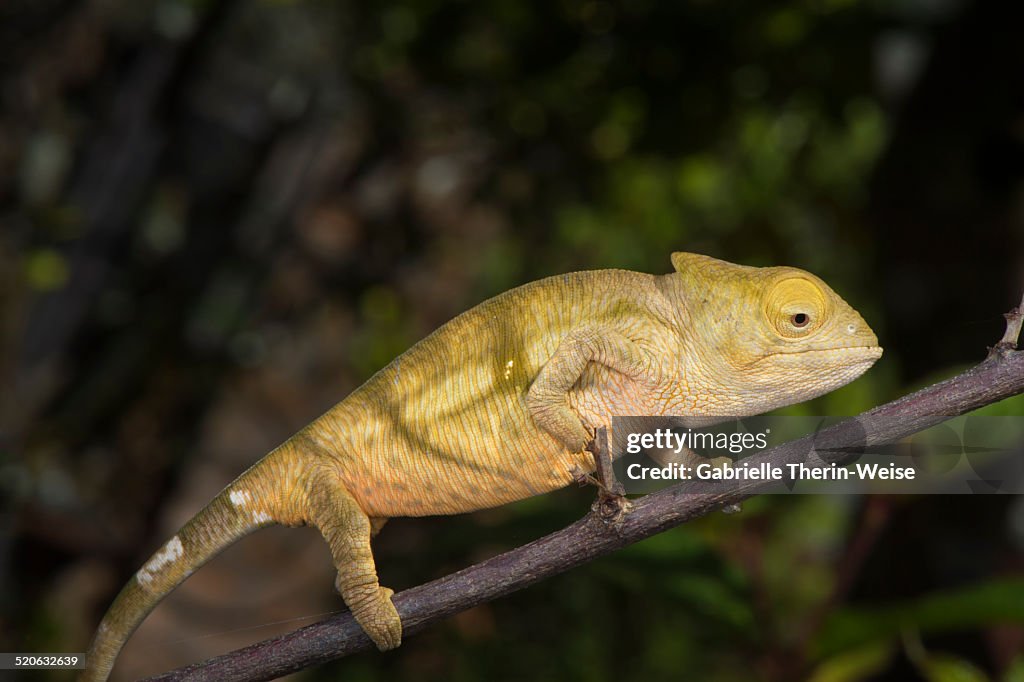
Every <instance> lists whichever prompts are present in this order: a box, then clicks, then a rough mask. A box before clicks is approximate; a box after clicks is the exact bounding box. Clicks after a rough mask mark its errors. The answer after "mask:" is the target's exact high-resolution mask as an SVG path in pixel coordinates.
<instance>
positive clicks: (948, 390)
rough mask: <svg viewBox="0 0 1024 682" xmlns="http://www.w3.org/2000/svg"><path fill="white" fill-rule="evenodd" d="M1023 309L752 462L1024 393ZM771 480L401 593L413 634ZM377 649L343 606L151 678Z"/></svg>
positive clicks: (663, 494)
mask: <svg viewBox="0 0 1024 682" xmlns="http://www.w3.org/2000/svg"><path fill="white" fill-rule="evenodd" d="M1022 314H1024V304H1022V306H1021V308H1019V309H1017V310H1015V311H1013V312H1012V313H1011V314H1009V315H1008V316H1007V333H1006V334H1005V335H1004V336H1003V338H1002V339H1001V341H1000V342H999V343H998V344H997V345H996V347H995V348H994V349H993V352H992V353H990V355H989V357H988V358H986V359H985V360H984V361H983V362H982V363H981V364H979V365H977V366H975V367H973V368H971V369H969V370H967V371H966V372H963V373H962V374H958V375H957V376H955V377H953V378H951V379H947V380H946V381H943V382H941V383H938V384H935V385H933V386H929V387H928V388H925V389H923V390H920V391H918V392H916V393H913V394H911V395H908V396H905V397H903V398H900V399H898V400H895V401H893V402H890V403H886V404H885V405H881V406H879V407H876V408H874V409H872V410H869V411H868V412H865V413H864V414H862V415H860V416H858V417H854V418H851V419H846V420H844V421H842V422H839V423H838V424H836V425H835V426H832V427H830V428H828V429H825V430H823V431H821V432H819V433H818V434H815V435H813V436H808V437H805V438H801V439H798V440H794V441H790V442H788V443H784V444H782V445H778V446H776V447H774V448H771V449H770V450H765V451H764V452H762V453H759V454H757V455H755V456H753V457H751V458H749V460H747V461H749V462H750V463H751V465H752V466H756V465H757V464H758V463H759V462H768V463H770V464H771V465H772V466H785V465H787V464H795V463H804V464H806V465H807V466H810V467H824V466H828V465H829V464H831V463H836V464H843V463H846V462H849V461H851V460H853V459H855V458H856V457H857V452H856V448H858V447H863V446H876V445H883V444H887V443H893V442H896V441H898V440H901V439H903V438H906V437H907V436H910V435H913V434H914V433H917V432H918V431H922V430H924V429H926V428H929V427H931V426H934V425H935V424H938V423H940V422H942V421H945V420H947V419H949V418H950V417H955V416H958V415H961V414H964V413H966V412H970V411H972V410H976V409H978V408H980V407H983V406H985V405H988V404H991V403H994V402H997V401H999V400H1002V399H1004V398H1008V397H1010V396H1013V395H1017V394H1019V393H1024V351H1016V350H1014V348H1015V347H1016V342H1017V336H1018V334H1019V332H1020V327H1021V324H1020V319H1021V316H1022ZM765 485H766V483H765V482H764V481H756V480H753V481H743V482H734V483H733V484H732V485H731V486H730V487H729V489H728V490H723V491H719V492H714V493H700V494H694V493H693V492H691V491H692V488H684V487H683V485H674V486H672V487H669V488H665V489H663V490H659V491H658V492H655V493H652V494H650V495H647V496H645V497H643V498H640V499H638V500H635V501H633V503H632V508H631V510H630V511H629V512H628V513H626V514H624V515H622V516H621V517H620V518H618V519H617V520H616V521H615V522H614V523H608V522H606V521H602V520H601V518H600V515H599V514H598V513H596V512H591V513H590V514H588V515H587V516H585V517H584V518H582V519H580V520H579V521H577V522H575V523H573V524H572V525H570V526H568V527H566V528H563V529H562V530H560V531H557V532H555V533H552V534H550V535H547V536H545V537H543V538H540V539H539V540H535V541H533V542H531V543H529V544H527V545H524V546H522V547H518V548H516V549H514V550H511V551H509V552H505V553H504V554H500V555H498V556H495V557H492V558H490V559H488V560H486V561H482V562H480V563H479V564H476V565H474V566H471V567H469V568H466V569H463V570H461V571H459V572H457V573H453V574H451V575H448V576H445V577H443V578H440V579H438V580H434V581H432V582H429V583H426V584H425V585H420V586H418V587H414V588H412V589H409V590H406V591H404V592H402V593H400V594H398V595H396V596H395V597H394V602H395V606H396V607H397V608H398V612H399V614H401V616H402V627H403V634H405V635H406V636H408V635H413V634H415V633H417V632H419V631H420V630H423V629H424V628H426V627H428V626H429V625H432V624H434V623H436V622H437V621H439V620H441V619H442V618H445V617H447V616H450V615H452V614H455V613H458V612H460V611H464V610H466V609H469V608H472V607H474V606H477V605H479V604H483V603H485V602H488V601H491V600H494V599H497V598H498V597H501V596H504V595H506V594H510V593H512V592H516V591H518V590H521V589H523V588H525V587H527V586H529V585H532V584H533V583H536V582H538V581H540V580H543V579H545V578H548V577H551V576H553V575H557V574H559V573H563V572H565V571H567V570H569V569H571V568H573V567H575V566H579V565H580V564H584V563H586V562H589V561H591V560H593V559H596V558H597V557H600V556H603V555H605V554H609V553H611V552H613V551H615V550H617V549H620V548H622V547H625V546H626V545H630V544H632V543H634V542H638V541H639V540H643V539H644V538H647V537H650V536H651V535H654V534H656V533H660V532H662V531H665V530H668V529H669V528H673V527H675V526H678V525H679V524H681V523H684V522H686V521H689V520H691V519H694V518H697V517H699V516H703V515H705V514H707V513H708V512H710V511H713V510H715V509H719V508H720V507H723V506H725V505H728V504H734V503H737V502H740V501H742V500H744V499H746V498H747V497H750V496H751V495H754V494H757V493H758V492H759V491H760V490H763V489H764V487H765ZM371 647H372V644H371V643H370V640H369V638H368V637H367V636H366V635H365V634H364V633H363V631H362V630H361V629H360V628H359V626H358V625H357V624H356V622H355V621H354V620H353V618H352V616H351V614H349V613H342V614H339V615H337V616H334V617H332V618H329V619H327V620H325V621H322V622H320V623H316V624H314V625H310V626H307V627H304V628H301V629H299V630H296V631H295V632H292V633H289V634H286V635H283V636H280V637H275V638H273V639H268V640H265V641H263V642H259V643H257V644H253V645H251V646H248V647H245V648H244V649H239V650H237V651H233V652H231V653H228V654H224V655H222V656H218V657H215V658H212V659H210V660H208V661H205V662H202V663H196V664H193V665H190V666H187V667H184V668H180V669H178V670H175V671H172V672H169V673H165V674H163V675H159V676H156V677H151V678H149V681H150V682H156V681H160V682H182V681H185V680H210V679H215V680H222V681H224V682H231V681H238V682H254V681H256V680H270V679H273V678H275V677H280V676H282V675H285V674H288V673H292V672H295V671H297V670H301V669H303V668H308V667H310V666H314V665H317V664H321V663H325V662H327V661H330V660H333V659H337V658H341V657H343V656H347V655H349V654H352V653H355V652H357V651H362V650H364V649H369V648H371Z"/></svg>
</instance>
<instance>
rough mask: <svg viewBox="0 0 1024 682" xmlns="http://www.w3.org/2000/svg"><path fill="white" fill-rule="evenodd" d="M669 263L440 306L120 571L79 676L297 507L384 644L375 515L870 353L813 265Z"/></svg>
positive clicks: (780, 387) (549, 486) (517, 488)
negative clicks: (396, 348) (194, 580)
mask: <svg viewBox="0 0 1024 682" xmlns="http://www.w3.org/2000/svg"><path fill="white" fill-rule="evenodd" d="M672 263H673V266H674V270H675V272H672V273H670V274H667V275H662V276H654V275H648V274H643V273H638V272H630V271H625V270H603V271H591V272H576V273H571V274H567V275H561V276H555V277H549V278H547V279H543V280H539V281H536V282H532V283H529V284H526V285H524V286H521V287H519V288H516V289H512V290H510V291H507V292H505V293H503V294H501V295H499V296H496V297H495V298H492V299H490V300H488V301H485V302H483V303H481V304H480V305H478V306H476V307H475V308H472V309H471V310H469V311H467V312H465V313H463V314H462V315H460V316H458V317H456V318H454V319H453V320H451V321H450V322H448V323H447V324H445V325H444V326H442V327H440V328H439V329H438V330H437V331H435V332H434V333H433V334H431V335H430V336H428V337H427V338H425V339H423V340H422V341H420V342H419V343H417V344H416V345H415V346H413V347H412V348H410V349H409V350H408V351H406V352H405V353H404V354H402V355H401V356H399V357H398V358H396V359H395V360H394V361H393V362H392V363H391V364H389V365H388V366H387V367H385V368H384V369H382V370H380V371H379V372H378V373H377V374H375V375H374V376H373V377H371V378H370V379H369V380H368V381H367V382H366V383H365V384H363V385H362V386H361V387H359V388H358V389H356V390H355V391H354V392H353V393H351V394H350V395H349V396H348V397H347V398H346V399H344V400H343V401H342V402H340V403H338V404H337V405H336V406H335V407H333V408H331V409H330V410H329V411H328V412H327V413H325V414H324V415H323V416H321V417H319V418H318V419H316V420H315V421H314V422H313V423H311V424H310V425H308V426H307V427H305V428H304V429H302V430H301V431H300V432H299V433H297V434H296V435H295V436H293V437H292V438H290V439H289V440H288V441H287V442H285V443H284V444H283V445H281V446H280V447H278V448H277V449H276V450H274V451H272V452H271V453H270V454H268V455H267V456H266V457H264V458H263V459H262V460H260V461H259V462H258V463H257V464H255V465H254V466H253V467H252V468H251V469H249V470H248V471H246V472H245V473H244V474H242V475H241V476H240V477H239V478H238V479H236V480H235V481H234V482H233V483H231V484H230V485H228V487H227V488H225V489H224V491H222V492H221V493H220V494H219V495H218V496H217V497H216V498H214V500H213V501H212V502H211V503H210V504H209V505H208V506H207V507H206V508H204V509H203V510H202V511H200V512H199V513H198V514H197V515H196V516H195V517H193V518H192V519H191V520H190V521H189V522H188V523H187V524H186V525H185V526H184V527H183V528H182V529H181V530H180V531H179V532H178V533H177V534H176V535H175V536H174V537H173V538H171V540H170V541H168V542H167V543H166V544H165V545H164V546H163V547H162V548H161V549H160V550H158V551H157V552H156V554H154V555H153V557H152V558H151V559H150V560H149V561H148V562H147V563H146V564H145V565H144V566H143V567H142V568H141V569H140V570H139V571H138V573H136V575H135V576H134V577H133V578H132V579H131V580H130V581H129V583H128V584H127V585H126V586H125V587H124V589H123V590H122V592H121V593H120V594H119V595H118V597H117V598H116V600H115V601H114V603H113V605H112V606H111V607H110V610H109V611H108V612H107V614H106V616H105V617H104V618H103V621H102V622H101V624H100V626H99V629H98V631H97V634H96V637H95V640H94V642H93V645H92V647H91V649H90V653H89V656H88V662H87V669H86V673H85V676H84V679H85V680H87V681H88V682H95V681H97V680H104V679H106V677H107V676H108V674H109V672H110V670H111V668H112V667H113V663H114V660H115V658H116V656H117V654H118V652H119V651H120V649H121V647H122V646H123V644H124V643H125V641H126V640H127V639H128V637H129V636H130V635H131V633H132V632H133V631H134V630H135V628H136V627H137V626H138V624H139V623H141V622H142V620H143V619H144V618H145V617H146V615H147V614H148V613H149V612H150V611H151V610H152V609H153V607H154V606H155V605H156V604H157V603H158V602H159V601H160V599H162V598H163V597H164V596H165V595H166V594H167V593H169V592H170V591H171V590H173V589H174V588H175V587H176V586H177V585H178V584H179V583H180V582H181V581H182V580H184V579H185V578H186V577H188V575H190V574H191V573H192V572H193V571H194V570H196V569H197V568H198V567H199V566H201V565H202V564H203V563H204V562H206V561H207V560H208V559H209V558H211V557H212V556H213V555H215V554H216V553H217V552H219V551H221V550H222V549H224V548H225V547H226V546H228V545H229V544H231V543H233V542H234V541H236V540H237V539H239V538H240V537H242V536H243V535H245V534H247V533H249V532H251V531H253V530H255V529H257V528H260V527H263V526H266V525H270V524H272V523H280V524H286V525H293V526H294V525H303V524H308V525H312V526H315V527H317V528H318V529H319V530H320V531H321V533H322V534H323V536H324V538H325V540H326V541H327V543H328V545H329V547H330V549H331V553H332V556H333V559H334V563H335V566H336V567H337V569H338V575H337V580H336V587H337V589H338V591H339V592H340V593H341V595H342V597H343V598H344V600H345V602H346V604H347V605H348V607H349V608H350V609H351V611H352V613H353V615H354V616H355V618H356V620H357V621H358V622H359V623H360V625H361V626H362V627H363V629H364V630H365V631H366V632H367V634H368V635H369V636H370V637H371V639H373V641H374V642H375V643H376V645H377V646H378V648H380V649H381V650H386V649H390V648H393V647H396V646H398V645H399V643H400V642H401V621H400V619H399V616H398V613H397V611H396V610H395V607H394V605H393V604H392V602H391V594H392V592H391V590H389V589H387V588H384V587H381V586H380V585H379V583H378V580H377V572H376V568H375V566H374V561H373V556H372V554H371V551H370V539H371V537H372V536H373V535H374V534H376V532H377V531H378V530H379V529H380V527H381V526H382V525H383V523H384V521H385V520H386V519H387V518H389V517H395V516H424V515H434V514H456V513H461V512H468V511H472V510H476V509H483V508H487V507H494V506H497V505H501V504H505V503H507V502H511V501H514V500H519V499H522V498H525V497H530V496H532V495H539V494H542V493H545V492H549V491H552V490H555V489H557V488H561V487H563V486H566V485H568V484H569V483H571V482H572V481H573V480H574V479H575V478H576V477H577V476H579V475H580V474H581V473H585V472H590V471H593V470H594V461H593V455H592V454H591V453H590V452H588V451H587V450H586V447H587V445H588V443H589V442H590V441H591V439H592V437H593V434H594V432H595V429H597V428H598V427H601V426H605V427H608V428H609V429H610V428H611V419H612V416H613V415H616V416H640V415H682V416H694V417H702V416H716V415H718V416H748V415H753V414H758V413H761V412H764V411H767V410H770V409H773V408H776V407H780V406H782V405H786V404H792V403H796V402H800V401H803V400H807V399H810V398H813V397H816V396H818V395H821V394H823V393H826V392H828V391H831V390H833V389H835V388H838V387H839V386H842V385H843V384H846V383H848V382H849V381H852V380H853V379H855V378H856V377H858V376H860V375H861V374H862V373H863V372H865V371H866V370H867V369H868V368H869V367H870V366H871V365H872V364H873V363H874V362H875V361H876V360H877V359H878V358H879V357H880V356H881V354H882V349H881V348H879V347H878V342H877V339H876V337H875V335H874V333H873V332H872V331H871V329H870V328H869V327H868V325H867V324H866V323H865V322H864V320H863V319H862V318H861V316H860V315H859V314H858V313H857V312H856V311H855V310H853V308H851V307H850V306H849V305H848V304H847V303H846V302H844V301H843V300H842V299H841V298H840V297H839V296H838V295H836V294H835V293H834V292H833V291H832V290H831V289H830V288H829V287H828V286H827V285H826V284H825V283H824V282H822V281H821V280H820V279H818V278H817V277H815V276H814V275H811V274H810V273H807V272H804V271H802V270H798V269H795V268H788V267H773V268H752V267H745V266H740V265H734V264H731V263H726V262H724V261H720V260H716V259H713V258H709V257H706V256H700V255H695V254H687V253H675V254H673V256H672Z"/></svg>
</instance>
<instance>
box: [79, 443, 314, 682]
mask: <svg viewBox="0 0 1024 682" xmlns="http://www.w3.org/2000/svg"><path fill="white" fill-rule="evenodd" d="M286 449H287V450H291V446H290V444H288V443H286V444H285V445H283V446H281V447H280V448H278V449H277V450H276V451H275V452H273V453H271V455H268V456H267V457H266V458H264V459H263V460H261V461H260V462H258V463H257V464H255V465H254V466H253V467H252V468H250V469H249V470H248V471H246V472H245V473H243V474H242V475H241V476H239V477H238V478H237V479H235V481H234V482H232V483H231V484H230V485H228V486H227V487H226V488H225V489H224V490H223V491H221V493H220V494H219V495H217V496H216V497H215V498H214V499H213V500H212V501H211V502H210V503H209V504H208V505H207V506H206V507H205V508H203V509H202V510H201V511H200V512H199V513H198V514H196V515H195V516H193V517H192V518H191V519H190V520H189V521H188V522H187V523H186V524H185V525H184V526H183V527H182V528H181V530H179V531H178V533H177V534H176V535H175V536H174V537H172V538H171V539H170V540H169V541H168V542H167V543H166V544H164V546H163V547H161V548H160V549H159V550H157V552H156V553H155V554H154V555H153V556H152V557H150V559H149V561H147V562H146V563H145V565H144V566H143V567H142V568H140V569H139V571H138V572H137V573H136V574H135V576H134V577H133V578H132V579H131V580H129V581H128V584H127V585H125V587H124V589H122V590H121V592H120V594H118V595H117V598H116V599H114V603H113V604H112V605H111V606H110V608H109V609H108V610H107V613H106V615H105V616H104V617H103V620H102V621H101V622H100V625H99V627H98V628H97V630H96V635H95V638H94V639H93V642H92V645H91V646H90V647H89V653H88V654H87V655H86V667H85V671H84V673H83V674H82V677H81V682H103V681H104V680H106V679H107V677H108V676H109V675H110V671H111V669H112V668H113V667H114V661H115V659H116V658H117V655H118V653H119V652H120V651H121V648H122V647H123V646H124V644H125V642H127V641H128V638H129V637H131V635H132V633H133V632H134V631H135V629H136V628H137V627H138V626H139V624H140V623H142V621H143V620H145V618H146V616H148V615H149V613H150V611H152V610H153V608H154V607H156V605H157V604H158V603H159V602H160V601H161V600H162V599H163V598H164V597H165V596H167V594H169V593H170V592H171V591H172V590H173V589H174V588H175V587H177V586H178V585H179V584H181V582H182V581H184V580H185V578H187V577H188V576H190V575H192V573H193V572H195V571H196V570H197V569H198V568H199V567H200V566H202V565H203V564H205V563H206V562H207V561H209V560H210V559H211V558H213V557H214V556H216V555H217V554H218V553H220V552H221V551H222V550H224V549H225V548H226V547H228V546H229V545H231V544H232V543H234V542H236V541H238V540H239V539H241V538H242V537H244V536H245V535H248V534H249V533H251V532H252V531H254V530H256V529H258V528H262V527H264V526H269V525H271V524H273V523H275V522H282V523H286V522H297V520H293V519H291V518H289V517H290V516H291V515H290V514H286V513H285V512H286V510H281V509H279V508H278V507H279V505H280V504H281V502H282V500H281V499H280V497H281V496H280V495H279V494H278V491H279V490H280V486H279V484H275V483H274V482H275V481H280V480H281V479H280V478H277V477H278V476H281V474H283V473H286V472H284V471H282V469H285V468H287V465H288V462H289V461H290V459H291V457H289V456H283V455H285V452H282V451H285V450H286ZM288 454H290V453H288ZM285 480H288V479H285Z"/></svg>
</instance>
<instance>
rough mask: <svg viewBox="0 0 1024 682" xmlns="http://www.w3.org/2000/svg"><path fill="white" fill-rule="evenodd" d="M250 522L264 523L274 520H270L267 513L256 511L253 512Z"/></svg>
mask: <svg viewBox="0 0 1024 682" xmlns="http://www.w3.org/2000/svg"><path fill="white" fill-rule="evenodd" d="M252 520H253V521H255V522H256V523H266V522H267V521H273V520H274V519H272V518H270V514H268V513H267V512H264V511H258V512H253V514H252Z"/></svg>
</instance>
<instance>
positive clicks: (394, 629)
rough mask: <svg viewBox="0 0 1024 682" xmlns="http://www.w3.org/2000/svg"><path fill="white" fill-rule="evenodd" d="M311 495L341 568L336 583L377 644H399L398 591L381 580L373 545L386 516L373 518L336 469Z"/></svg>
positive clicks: (313, 516) (316, 520)
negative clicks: (337, 473)
mask: <svg viewBox="0 0 1024 682" xmlns="http://www.w3.org/2000/svg"><path fill="white" fill-rule="evenodd" d="M309 497H310V510H309V522H310V523H311V524H312V525H314V526H316V527H317V528H318V529H319V530H320V533H321V534H322V535H323V536H324V539H325V540H326V541H327V544H328V545H329V546H330V548H331V556H332V557H333V559H334V566H335V568H336V569H337V570H338V577H337V578H336V580H335V583H334V584H335V587H336V588H337V590H338V592H339V593H340V594H341V597H342V599H344V600H345V604H346V605H347V606H348V608H349V610H350V611H352V615H353V616H354V617H355V619H356V622H358V623H359V625H360V626H361V627H362V628H363V630H364V631H365V632H366V634H367V635H369V636H370V639H372V640H373V643H374V644H376V645H377V648H378V649H380V650H381V651H387V650H388V649H394V648H395V647H397V646H398V645H399V644H401V643H402V620H401V618H400V617H399V615H398V611H397V610H396V609H395V605H394V604H393V603H392V602H391V595H393V594H394V592H393V591H392V590H390V589H388V588H387V587H381V585H380V583H379V582H378V579H377V568H376V565H375V564H374V561H373V553H372V552H371V550H370V538H371V537H372V536H373V535H376V534H377V532H378V531H379V530H380V528H381V526H383V525H384V521H385V520H384V519H379V518H373V519H371V518H369V517H368V516H367V515H366V513H365V512H364V511H363V510H362V509H361V508H360V507H359V505H358V504H357V503H356V501H355V500H354V499H353V498H352V496H351V495H350V494H349V493H348V491H347V490H345V488H344V487H343V486H342V485H341V482H340V481H338V480H337V478H336V477H334V476H332V475H331V474H330V473H326V472H324V473H322V474H321V475H320V476H319V477H318V478H317V479H316V480H315V482H314V483H313V485H312V486H311V490H310V493H309Z"/></svg>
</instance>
